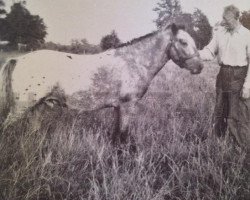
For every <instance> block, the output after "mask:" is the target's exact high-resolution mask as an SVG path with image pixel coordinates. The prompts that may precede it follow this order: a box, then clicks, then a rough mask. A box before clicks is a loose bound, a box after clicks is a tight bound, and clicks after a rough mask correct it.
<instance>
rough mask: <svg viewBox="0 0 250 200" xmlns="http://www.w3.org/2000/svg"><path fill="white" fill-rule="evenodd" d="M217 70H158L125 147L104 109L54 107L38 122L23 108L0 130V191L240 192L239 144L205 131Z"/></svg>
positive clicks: (156, 195) (28, 194)
mask: <svg viewBox="0 0 250 200" xmlns="http://www.w3.org/2000/svg"><path fill="white" fill-rule="evenodd" d="M217 71H218V68H217V66H216V65H215V64H213V63H207V64H206V67H205V69H204V71H203V72H202V74H200V75H197V76H192V75H190V74H189V73H188V72H187V71H184V70H181V69H179V68H178V67H177V66H174V65H173V64H171V63H170V64H169V65H168V67H167V68H166V69H164V70H162V71H161V72H160V74H159V75H158V77H157V78H156V79H155V80H154V81H153V83H152V85H151V87H150V89H149V91H148V93H147V94H146V96H145V97H144V98H143V100H142V102H141V104H140V112H139V113H138V115H136V116H134V119H132V121H131V124H130V135H131V137H132V138H133V140H134V143H135V144H136V147H137V149H136V152H133V153H131V151H130V142H128V144H124V145H122V146H120V147H113V146H112V145H111V142H110V140H109V132H110V131H111V130H112V126H113V124H114V121H113V119H112V116H113V111H112V109H107V110H103V111H100V112H96V113H85V114H82V115H78V114H77V113H75V112H74V111H72V110H67V109H65V108H58V107H56V108H55V110H52V111H50V112H49V111H45V112H44V113H42V117H41V118H40V122H41V127H40V128H39V129H35V128H34V126H33V125H32V123H33V120H32V119H33V118H34V117H36V113H35V112H34V113H32V112H27V113H25V115H24V116H22V117H20V118H19V119H18V120H16V121H15V122H14V123H12V124H9V125H8V127H5V129H4V131H2V133H1V136H0V170H1V174H0V199H6V200H7V199H20V200H21V199H22V200H23V199H25V200H33V199H39V200H42V199H43V200H45V199H51V200H52V199H56V200H58V199H69V200H71V199H76V200H78V199H79V200H80V199H91V200H92V199H96V200H112V199H114V200H116V199H129V200H130V199H131V200H172V199H173V200H177V199H180V200H193V199H203V200H206V199H214V200H217V199H226V200H230V199H232V200H237V199H239V200H241V199H248V197H249V182H248V181H249V180H247V179H248V174H247V173H248V172H247V170H246V169H245V168H244V165H243V164H244V157H245V153H244V151H242V150H241V148H240V147H238V146H237V145H236V144H234V142H233V140H232V139H231V137H228V136H227V137H226V138H225V139H219V138H216V137H214V136H213V135H212V129H211V120H212V113H213V107H214V101H215V94H214V91H215V88H214V82H215V75H216V73H217ZM118 148H119V151H118ZM117 152H119V153H117Z"/></svg>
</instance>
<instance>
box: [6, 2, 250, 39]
mask: <svg viewBox="0 0 250 200" xmlns="http://www.w3.org/2000/svg"><path fill="white" fill-rule="evenodd" d="M13 1H15V0H4V2H5V3H6V5H7V6H8V5H11V4H12V2H13ZM159 1H160V0H26V2H27V8H28V10H29V11H30V12H31V13H32V14H38V15H39V16H40V17H41V18H43V19H44V22H45V24H46V26H47V32H48V35H47V37H46V41H53V42H59V43H62V44H68V43H69V42H70V41H71V39H83V38H86V39H87V40H88V41H89V42H90V43H92V44H98V43H99V42H100V40H101V38H102V36H104V35H106V34H109V33H110V32H111V31H112V30H115V31H116V32H117V34H118V37H119V38H120V39H121V40H122V41H123V42H125V41H127V40H131V39H132V38H135V37H139V36H141V35H144V34H146V33H149V32H151V31H153V30H155V29H156V26H155V24H154V23H153V20H155V19H156V17H157V15H156V13H155V12H154V11H153V10H152V9H153V8H154V7H155V6H156V5H157V2H159ZM180 2H181V6H182V8H183V10H184V11H186V12H193V10H194V8H199V9H201V10H202V11H203V12H204V13H205V14H206V16H207V17H208V19H209V21H210V23H211V25H213V24H214V23H215V22H217V21H219V20H220V19H221V15H222V11H223V7H225V6H227V5H230V4H234V5H235V6H237V7H238V8H239V9H240V10H241V11H244V10H250V0H180Z"/></svg>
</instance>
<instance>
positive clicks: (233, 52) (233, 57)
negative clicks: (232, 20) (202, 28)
mask: <svg viewBox="0 0 250 200" xmlns="http://www.w3.org/2000/svg"><path fill="white" fill-rule="evenodd" d="M199 53H200V56H201V59H203V60H213V59H214V58H215V57H217V59H218V63H219V64H224V65H231V66H246V65H248V64H249V58H250V31H249V30H248V29H247V28H245V27H244V26H242V25H239V26H238V27H237V28H236V29H235V30H234V32H229V31H227V30H226V29H225V28H224V27H223V26H218V27H216V28H215V29H214V33H213V38H212V40H211V41H210V43H209V44H208V45H207V46H206V47H204V49H203V50H201V51H199ZM246 82H248V84H247V83H246ZM245 83H246V84H247V85H248V86H249V88H250V70H248V75H247V78H246V81H245ZM246 84H245V85H246Z"/></svg>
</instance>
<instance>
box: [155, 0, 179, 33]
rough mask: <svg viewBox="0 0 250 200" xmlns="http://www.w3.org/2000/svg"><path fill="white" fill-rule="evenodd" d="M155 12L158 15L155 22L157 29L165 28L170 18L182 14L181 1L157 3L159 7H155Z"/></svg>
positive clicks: (172, 0) (166, 0)
mask: <svg viewBox="0 0 250 200" xmlns="http://www.w3.org/2000/svg"><path fill="white" fill-rule="evenodd" d="M153 11H155V12H157V14H158V17H157V19H156V20H155V23H156V26H157V28H161V27H163V26H165V25H166V23H167V22H168V21H169V19H170V18H173V17H176V16H178V15H180V14H181V13H182V9H181V5H180V2H179V0H161V2H158V3H157V7H155V8H154V9H153Z"/></svg>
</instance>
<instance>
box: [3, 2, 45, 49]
mask: <svg viewBox="0 0 250 200" xmlns="http://www.w3.org/2000/svg"><path fill="white" fill-rule="evenodd" d="M6 24H7V34H6V36H5V37H6V38H5V39H6V40H8V41H9V42H10V44H11V45H12V46H13V47H17V44H18V43H23V44H27V46H28V48H30V49H36V48H38V47H40V46H41V44H43V43H44V38H45V36H46V34H47V32H46V26H45V24H44V22H43V19H41V18H40V17H39V16H38V15H31V14H30V12H29V11H28V10H27V9H26V8H25V3H24V2H19V3H14V4H13V5H12V6H11V11H10V13H8V14H7V16H6Z"/></svg>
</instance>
